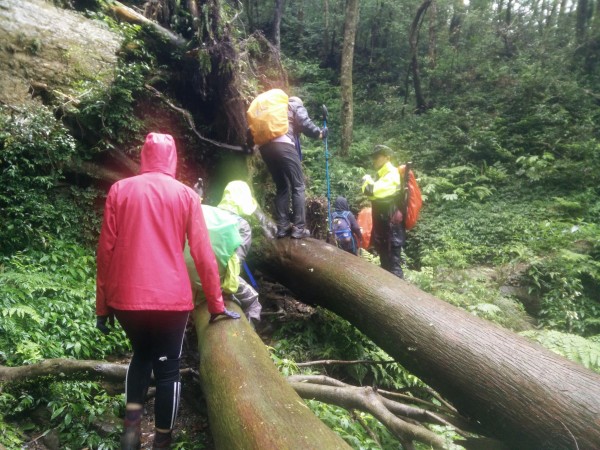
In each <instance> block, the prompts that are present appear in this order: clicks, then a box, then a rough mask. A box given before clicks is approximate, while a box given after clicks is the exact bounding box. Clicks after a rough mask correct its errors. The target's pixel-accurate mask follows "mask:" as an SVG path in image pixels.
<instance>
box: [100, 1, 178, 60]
mask: <svg viewBox="0 0 600 450" xmlns="http://www.w3.org/2000/svg"><path fill="white" fill-rule="evenodd" d="M109 9H110V10H111V11H112V12H113V13H114V14H115V15H116V16H117V18H119V19H120V20H123V21H124V22H127V23H133V24H136V25H146V26H148V27H150V28H151V29H153V30H154V31H155V32H156V33H157V34H158V35H159V36H161V37H162V38H164V39H166V40H167V41H168V42H170V43H171V44H172V45H174V46H175V47H179V48H181V47H185V46H186V45H187V41H186V40H185V39H184V38H182V37H181V36H178V35H176V34H175V33H173V32H172V31H169V30H167V29H166V28H164V27H161V26H160V25H159V24H157V23H156V22H153V21H152V20H150V19H148V18H147V17H145V16H144V15H142V14H140V13H138V12H136V11H134V10H133V9H131V8H129V7H127V6H125V5H123V4H122V3H119V2H116V1H115V2H113V3H112V4H111V5H109Z"/></svg>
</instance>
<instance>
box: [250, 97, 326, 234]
mask: <svg viewBox="0 0 600 450" xmlns="http://www.w3.org/2000/svg"><path fill="white" fill-rule="evenodd" d="M246 118H247V120H248V135H247V145H248V146H249V147H250V148H252V147H254V145H258V146H259V149H260V154H261V156H262V158H263V161H264V162H265V164H266V165H267V169H268V170H269V173H270V174H271V177H272V178H273V181H274V183H275V188H276V194H275V222H276V224H277V234H276V237H277V238H284V237H286V236H291V237H292V238H295V239H302V238H304V237H307V236H309V235H310V232H309V230H307V229H305V225H306V207H305V194H304V189H305V187H304V173H303V172H302V164H301V151H300V134H301V133H304V134H305V135H307V136H309V137H311V138H315V139H316V138H319V139H324V138H325V137H326V136H327V128H325V127H324V128H322V129H321V128H319V127H318V126H317V125H315V124H314V123H313V121H312V120H311V119H310V117H309V115H308V112H307V110H306V108H305V107H304V104H303V102H302V100H301V99H300V98H298V97H289V98H288V96H287V94H286V93H285V92H284V91H282V90H281V89H271V90H270V91H267V92H264V93H262V94H260V95H259V96H258V97H256V98H255V99H254V100H253V102H252V103H251V105H250V108H249V109H248V111H247V113H246ZM290 196H291V203H292V217H291V221H290V215H289V210H290Z"/></svg>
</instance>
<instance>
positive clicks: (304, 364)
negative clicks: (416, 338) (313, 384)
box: [296, 359, 396, 367]
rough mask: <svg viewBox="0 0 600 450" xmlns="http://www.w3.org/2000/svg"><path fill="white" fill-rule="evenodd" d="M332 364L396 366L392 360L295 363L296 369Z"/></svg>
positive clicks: (331, 360)
mask: <svg viewBox="0 0 600 450" xmlns="http://www.w3.org/2000/svg"><path fill="white" fill-rule="evenodd" d="M333 364H336V365H340V366H353V365H356V364H367V365H377V364H396V361H394V360H391V361H372V360H369V359H356V360H352V361H342V360H338V359H322V360H318V361H305V362H301V363H296V365H297V366H298V367H306V366H317V365H323V366H330V365H333Z"/></svg>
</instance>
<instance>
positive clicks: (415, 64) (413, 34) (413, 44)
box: [408, 0, 433, 113]
mask: <svg viewBox="0 0 600 450" xmlns="http://www.w3.org/2000/svg"><path fill="white" fill-rule="evenodd" d="M432 1H433V0H424V1H423V3H421V6H419V9H418V10H417V13H416V14H415V18H414V19H413V21H412V24H411V26H410V32H409V37H408V41H409V43H410V53H411V64H410V66H411V69H412V76H413V86H414V88H415V100H416V103H417V104H416V111H417V113H422V112H425V111H426V110H427V104H426V102H425V97H424V96H423V90H422V89H421V75H420V73H419V58H418V56H419V55H418V45H419V31H420V29H421V23H422V20H421V19H422V17H423V16H424V15H425V13H426V12H427V8H429V6H430V5H431V2H432Z"/></svg>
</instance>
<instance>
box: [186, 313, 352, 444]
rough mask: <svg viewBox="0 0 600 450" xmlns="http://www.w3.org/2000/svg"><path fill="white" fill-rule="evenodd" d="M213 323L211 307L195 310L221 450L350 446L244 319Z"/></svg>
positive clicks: (212, 419)
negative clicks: (276, 362) (288, 378)
mask: <svg viewBox="0 0 600 450" xmlns="http://www.w3.org/2000/svg"><path fill="white" fill-rule="evenodd" d="M227 307H228V308H231V309H237V306H235V305H233V304H229V305H228V306H227ZM238 312H241V311H239V310H238ZM208 319H209V314H208V311H207V310H206V307H200V308H196V310H195V311H194V320H195V324H196V332H197V334H198V349H199V352H200V382H201V384H202V390H203V392H204V395H205V397H206V402H207V405H208V414H209V420H210V428H211V433H212V436H213V439H214V442H215V445H216V448H218V449H227V450H233V449H244V450H250V449H256V450H269V449H272V450H280V449H315V450H316V449H318V450H321V449H344V448H350V447H349V446H348V445H347V444H346V443H345V442H344V440H343V439H342V438H340V437H339V436H338V435H336V434H335V433H334V432H333V431H331V430H330V429H329V428H328V427H327V426H326V425H325V424H324V423H323V422H321V421H320V420H319V419H318V418H317V417H316V416H315V415H314V414H313V413H312V411H311V410H310V409H309V408H308V406H306V404H305V403H304V401H303V400H302V399H301V398H300V397H299V396H298V394H296V392H295V391H294V389H293V388H292V387H290V385H289V384H288V383H287V382H286V381H285V379H284V378H283V377H282V376H281V375H280V373H279V372H278V370H277V368H276V367H275V365H274V364H273V362H272V361H271V358H270V356H269V353H268V352H267V350H266V348H265V346H264V344H263V342H262V341H261V340H260V338H259V337H258V335H257V334H256V333H255V332H254V330H252V328H251V327H250V324H249V323H248V322H247V321H246V320H245V318H242V319H240V320H227V319H219V320H218V321H217V322H216V323H214V324H211V325H209V324H208Z"/></svg>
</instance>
